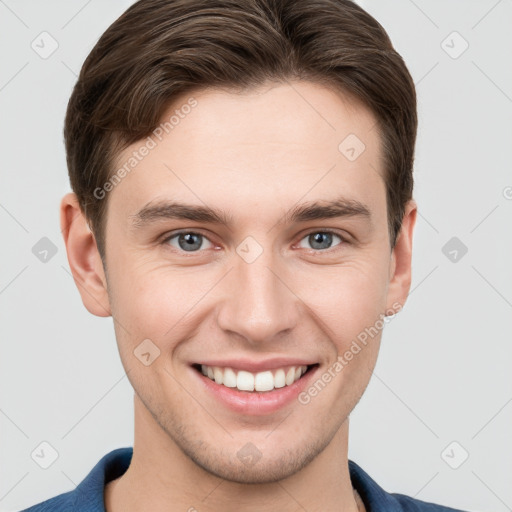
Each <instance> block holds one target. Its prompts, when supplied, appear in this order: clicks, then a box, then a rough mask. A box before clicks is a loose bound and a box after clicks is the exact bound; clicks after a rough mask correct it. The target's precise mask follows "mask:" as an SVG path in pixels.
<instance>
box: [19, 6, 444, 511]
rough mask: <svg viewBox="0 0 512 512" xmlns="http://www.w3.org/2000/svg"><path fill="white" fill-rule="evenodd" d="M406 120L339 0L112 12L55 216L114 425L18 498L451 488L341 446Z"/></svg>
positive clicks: (369, 343)
mask: <svg viewBox="0 0 512 512" xmlns="http://www.w3.org/2000/svg"><path fill="white" fill-rule="evenodd" d="M416 128H417V115H416V96H415V90H414V84H413V82H412V79H411V77H410V75H409V73H408V71H407V68H406V66H405V64H404V62H403V60H402V59H401V58H400V56H399V55H398V54H397V53H396V52H395V51H394V49H393V47H392V45H391V42H390V40H389V38H388V37H387V35H386V33H385V31H384V29H383V28H382V27H381V26H380V25H379V23H378V22H377V21H376V20H374V19H373V18H372V17H371V16H369V15H368V14H367V13H366V12H365V11H363V10H362V9H361V8H360V7H358V6H357V5H356V4H354V3H352V2H351V1H349V0H317V1H314V2H312V1H311V0H308V1H306V0H299V1H297V0H293V1H292V0H289V1H285V0H281V1H279V0H245V1H242V2H240V1H236V2H235V1H231V0H181V1H180V0H173V1H169V0H141V1H139V2H137V3H135V4H134V5H133V6H132V7H130V8H129V9H128V10H127V11H126V12H125V13H124V14H123V15H122V16H121V17H120V18H119V19H118V20H117V21H116V22H115V23H113V24H112V25H111V26H110V27H109V28H108V29H107V31H106V32H105V33H104V34H103V36H102V37H101V39H100V40H99V41H98V43H97V44H96V46H95V47H94V49H93V50H92V52H91V53H90V55H89V56H88V58H87V60H86V62H85V63H84V66H83V68H82V70H81V73H80V76H79V79H78V83H77V84H76V86H75V89H74V91H73V94H72V97H71V100H70V102H69V105H68V111H67V116H66V122H65V142H66V151H67V158H68V167H69V173H70V180H71V185H72V188H73V193H70V194H67V195H66V196H65V197H64V198H63V200H62V203H61V225H62V228H63V233H64V239H65V243H66V248H67V254H68V259H69V264H70V268H71V270H72V273H73V276H74V278H75V281H76V283H77V286H78V289H79V291H80V294H81V297H82V300H83V303H84V305H85V307H86V308H87V309H88V311H89V312H90V313H92V314H94V315H97V316H112V318H113V320H114V327H115V333H116V338H117V343H118V348H119V353H120V356H121V360H122V363H123V366H124V368H125V370H126V373H127V375H128V378H129V380H130V382H131V384H132V386H133V388H134V390H135V395H134V410H135V441H134V446H133V450H132V448H120V449H117V450H113V451H112V452H110V453H108V454H107V455H105V456H104V457H103V458H102V459H101V460H100V461H99V462H98V464H97V465H96V466H95V467H94V468H93V469H92V471H91V472H90V474H89V475H88V476H87V477H86V478H85V479H84V480H83V481H82V483H81V484H80V485H79V486H78V487H77V488H76V489H75V490H74V491H71V492H69V493H65V494H62V495H60V496H58V497H55V498H53V499H50V500H48V501H46V502H44V503H42V504H39V505H36V506H34V507H31V508H29V509H27V510H30V511H34V512H35V511H43V510H74V511H75V510H77V511H78V510H79V511H104V510H106V511H107V512H135V511H142V510H150V511H153V512H160V511H189V512H193V511H198V512H213V511H235V510H237V511H239V510H243V511H248V512H251V511H272V512H273V511H276V512H277V511H280V512H286V511H292V510H293V511H295V510H299V509H300V510H307V511H309V512H313V511H321V512H334V511H336V512H338V511H344V512H356V511H364V510H366V511H367V512H370V511H378V512H385V511H413V510H414V511H440V512H441V511H448V510H454V509H449V508H446V507H442V506H440V505H435V504H429V503H425V502H423V501H419V500H416V499H413V498H410V497H407V496H404V495H399V494H389V493H387V492H385V491H384V490H383V489H382V488H381V487H379V486H378V484H377V483H376V482H375V481H373V480H372V478H371V477H370V476H369V475H368V474H367V473H366V472H364V470H363V469H362V468H361V467H359V466H358V465H357V464H356V463H355V462H353V461H349V460H348V456H347V453H348V432H349V415H350V413H351V411H352V410H353V409H354V407H355V406H356V404H357V403H358V401H359V399H360V398H361V396H362V394H363V393H364V391H365V389H366V387H367V385H368V382H369V379H370V377H371V374H372V371H373V368H374V366H375V363H376V358H377V355H378V351H379V345H380V338H381V334H382V328H383V326H384V324H385V323H386V322H387V321H388V320H389V318H390V317H393V316H394V315H395V314H396V313H398V312H399V311H400V309H401V308H402V307H403V305H404V303H405V301H406V299H407V294H408V292H409V288H410V282H411V254H412V236H413V229H414V225H415V220H416V204H415V202H414V200H413V198H412V187H413V178H412V169H413V159H414V145H415V138H416ZM368 332H371V333H372V335H371V336H368V334H366V335H365V333H368Z"/></svg>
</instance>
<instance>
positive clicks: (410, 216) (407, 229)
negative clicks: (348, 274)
mask: <svg viewBox="0 0 512 512" xmlns="http://www.w3.org/2000/svg"><path fill="white" fill-rule="evenodd" d="M417 211H418V207H417V205H416V202H415V201H414V200H413V199H411V200H410V201H409V202H408V203H407V204H406V206H405V212H404V217H403V220H402V227H401V228H400V233H399V235H398V239H397V241H396V244H395V247H394V248H393V251H392V254H391V260H390V269H389V279H390V280H389V287H388V296H387V302H386V308H387V310H395V311H396V312H397V313H398V311H399V310H400V309H402V307H403V306H404V304H405V301H406V300H407V296H408V295H409V289H410V288H411V260H412V235H413V231H414V226H415V224H416V214H417Z"/></svg>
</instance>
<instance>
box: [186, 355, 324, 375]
mask: <svg viewBox="0 0 512 512" xmlns="http://www.w3.org/2000/svg"><path fill="white" fill-rule="evenodd" d="M194 364H199V365H202V364H204V365H206V366H212V367H213V366H218V367H220V368H227V367H229V368H233V369H234V370H245V371H248V372H252V373H256V372H261V371H265V370H274V369H276V368H283V367H285V366H310V365H312V364H316V361H311V360H305V359H299V358H289V357H275V358H272V359H265V360H262V361H255V360H254V359H244V358H239V359H207V360H203V361H198V362H196V363H194Z"/></svg>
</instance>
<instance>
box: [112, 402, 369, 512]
mask: <svg viewBox="0 0 512 512" xmlns="http://www.w3.org/2000/svg"><path fill="white" fill-rule="evenodd" d="M298 449H300V447H298ZM347 450H348V419H347V420H346V421H345V422H344V423H343V424H342V426H341V427H340V429H339V430H338V431H337V432H336V434H335V435H334V437H333V438H332V439H331V441H330V443H329V444H328V445H327V446H326V447H325V448H324V450H323V451H322V452H321V453H320V454H319V455H318V456H317V457H315V458H314V459H313V460H312V461H311V462H310V463H309V464H308V465H307V466H305V467H303V468H302V469H301V470H300V471H298V472H297V473H295V474H293V475H291V476H289V477H287V478H284V479H282V480H279V481H276V482H271V483H263V484H262V483H258V484H244V483H238V482H232V481H228V480H224V479H222V478H220V477H218V476H216V475H213V474H211V473H209V472H207V471H205V470H204V469H203V468H201V467H200V466H198V465H197V464H196V463H195V462H194V461H192V460H191V459H190V458H189V457H188V456H187V455H185V454H184V453H183V452H182V451H181V449H180V448H179V447H178V445H177V444H176V443H175V442H174V441H173V440H172V439H170V437H169V436H168V434H167V433H166V432H165V431H164V430H163V429H162V428H161V427H160V426H159V425H158V424H157V422H156V421H155V420H154V418H153V417H152V416H151V414H150V413H149V412H148V411H147V409H146V408H145V407H144V405H143V404H142V403H141V402H140V400H139V399H138V398H137V397H135V437H134V444H133V456H132V460H131V463H130V466H129V468H128V469H127V471H126V472H125V473H124V474H123V475H122V476H121V477H120V478H118V479H117V480H114V481H112V482H110V483H109V484H107V486H106V487H105V509H106V512H139V511H143V510H152V511H154V512H174V511H188V512H198V511H200V512H216V511H219V510H223V511H225V512H235V511H239V510H240V509H241V508H242V509H243V510H244V512H256V511H261V510H265V511H268V512H292V511H296V510H297V509H298V508H300V509H303V510H308V512H316V511H318V512H320V511H322V512H358V509H359V510H360V507H361V503H360V501H359V498H358V497H357V495H356V494H355V493H354V490H353V489H352V485H351V482H350V474H349V471H348V457H347ZM356 500H357V501H356Z"/></svg>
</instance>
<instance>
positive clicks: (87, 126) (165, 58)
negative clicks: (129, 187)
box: [64, 0, 417, 258]
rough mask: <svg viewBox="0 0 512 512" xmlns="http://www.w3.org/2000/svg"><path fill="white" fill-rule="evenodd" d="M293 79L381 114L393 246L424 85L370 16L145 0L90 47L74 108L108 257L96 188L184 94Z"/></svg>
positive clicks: (91, 204) (331, 3)
mask: <svg viewBox="0 0 512 512" xmlns="http://www.w3.org/2000/svg"><path fill="white" fill-rule="evenodd" d="M295 79H298V80H309V81H313V82H316V83H320V84H324V85H331V86H334V87H336V88H338V90H340V91H342V92H344V93H346V94H348V95H349V97H352V98H354V99H356V100H359V101H360V102H362V103H363V104H364V105H365V106H367V107H368V108H369V109H370V110H371V112H372V113H373V114H374V116H375V118H376V120H377V125H378V129H379V131H380V136H381V142H382V148H383V168H384V174H385V176H384V179H385V182H386V200H387V215H388V226H389V235H390V241H391V247H394V245H395V243H396V239H397V237H398V233H399V232H400V227H401V224H402V218H403V215H404V210H405V205H406V202H407V201H408V200H409V199H411V197H412V189H413V175H412V168H413V160H414V146H415V141H416V131H417V113H416V92H415V88H414V82H413V80H412V78H411V76H410V74H409V72H408V70H407V67H406V65H405V63H404V61H403V59H402V58H401V57H400V55H399V54H398V53H397V52H396V51H395V50H394V48H393V46H392V44H391V41H390V39H389V37H388V35H387V33H386V31H385V30H384V28H383V27H382V26H381V25H380V24H379V23H378V22H377V21H376V20H375V19H374V18H373V17H372V16H370V15H369V14H368V13H367V12H365V11H364V10H363V9H362V8H361V7H359V6H358V5H357V4H355V3H354V2H352V1H350V0H140V1H138V2H136V3H135V4H133V5H132V6H131V7H129V8H128V9H127V10H126V12H125V13H124V14H122V15H121V16H120V17H119V18H118V19H117V20H116V21H115V22H114V23H113V24H112V25H110V27H109V28H108V29H107V30H106V31H105V33H104V34H103V35H102V36H101V38H100V39H99V41H98V42H97V44H96V45H95V46H94V48H93V49H92V51H91V53H90V54H89V56H88V57H87V59H86V60H85V62H84V64H83V66H82V69H81V71H80V76H79V77H78V81H77V83H76V85H75V87H74V90H73V92H72V95H71V98H70V100H69V104H68V108H67V113H66V120H65V127H64V139H65V145H66V155H67V165H68V170H69V177H70V181H71V187H72V189H73V191H74V192H75V193H76V195H77V196H78V200H79V203H80V207H81V209H82V211H83V213H84V214H85V216H86V218H87V219H88V221H89V223H90V225H91V229H92V231H93V233H94V235H95V238H96V243H97V245H98V250H99V252H100V254H101V256H102V258H104V255H105V240H104V225H105V212H106V206H107V198H105V199H98V197H97V194H95V192H94V191H95V190H97V189H98V187H100V188H101V187H102V186H103V184H105V183H106V182H107V181H108V180H109V179H110V177H111V176H112V174H113V173H114V172H115V169H114V162H115V158H116V156H117V155H119V153H120V152H121V151H122V150H123V149H125V148H126V147H127V146H129V145H130V144H132V143H134V142H136V141H138V140H142V139H143V138H146V137H147V136H148V135H150V134H151V133H152V132H153V130H155V128H156V127H157V126H158V125H159V123H160V121H161V117H162V115H163V114H164V112H165V110H166V108H168V106H169V105H170V104H171V103H172V102H173V100H174V99H175V98H176V97H177V96H178V95H181V94H183V93H186V92H188V91H192V90H193V89H198V88H206V87H222V88H224V87H228V88H237V89H242V90H243V89H247V88H250V87H253V86H258V85H261V84H263V83H264V82H266V81H269V80H270V81H277V82H279V81H281V82H286V81H287V80H295ZM340 142H341V141H340Z"/></svg>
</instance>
